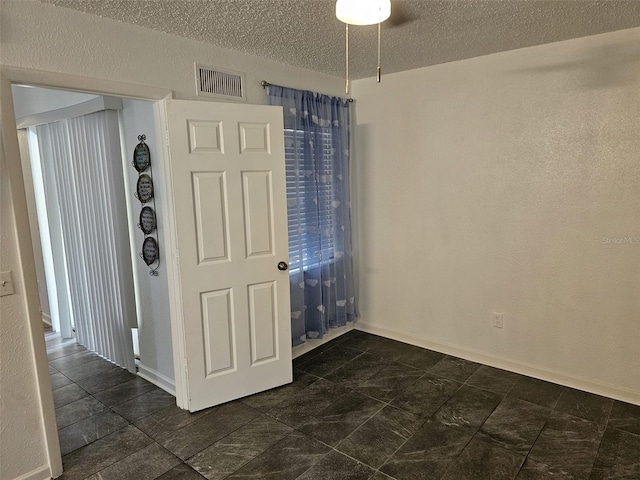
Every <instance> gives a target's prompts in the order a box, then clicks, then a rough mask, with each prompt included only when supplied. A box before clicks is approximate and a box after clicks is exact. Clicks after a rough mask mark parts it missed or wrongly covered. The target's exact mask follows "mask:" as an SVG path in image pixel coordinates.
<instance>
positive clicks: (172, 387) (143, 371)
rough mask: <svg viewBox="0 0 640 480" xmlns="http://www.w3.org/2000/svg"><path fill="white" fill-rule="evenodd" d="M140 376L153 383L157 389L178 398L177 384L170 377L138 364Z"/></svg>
mask: <svg viewBox="0 0 640 480" xmlns="http://www.w3.org/2000/svg"><path fill="white" fill-rule="evenodd" d="M138 376H139V377H142V378H144V379H145V380H147V381H148V382H151V383H153V384H154V385H155V386H156V387H159V388H161V389H162V390H164V391H165V392H167V393H169V394H171V395H173V396H174V397H175V396H176V384H175V382H174V381H173V380H171V379H170V378H169V377H167V376H165V375H163V374H161V373H160V372H157V371H156V370H154V369H153V368H149V367H145V366H144V365H142V364H141V363H140V364H138Z"/></svg>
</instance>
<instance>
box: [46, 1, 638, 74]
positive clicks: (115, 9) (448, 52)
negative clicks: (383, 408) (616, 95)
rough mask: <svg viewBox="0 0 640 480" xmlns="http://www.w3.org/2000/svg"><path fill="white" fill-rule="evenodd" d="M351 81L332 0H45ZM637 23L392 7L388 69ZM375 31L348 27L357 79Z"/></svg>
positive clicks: (512, 10)
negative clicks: (345, 70)
mask: <svg viewBox="0 0 640 480" xmlns="http://www.w3.org/2000/svg"><path fill="white" fill-rule="evenodd" d="M40 1H42V2H45V3H51V4H54V5H58V6H61V7H67V8H72V9H75V10H80V11H83V12H87V13H91V14H95V15H99V16H102V17H107V18H112V19H115V20H118V21H121V22H128V23H132V24H135V25H140V26H143V27H147V28H151V29H154V30H160V31H163V32H167V33H171V34H174V35H179V36H182V37H188V38H192V39H195V40H199V41H201V42H206V43H210V44H213V45H217V46H220V47H225V48H229V49H232V50H237V51H241V52H245V53H249V54H253V55H259V56H261V57H267V58H270V59H273V60H276V61H278V62H281V63H286V64H290V65H295V66H298V67H303V68H307V69H310V70H315V71H319V72H324V73H327V74H330V75H335V76H343V75H344V24H342V23H341V22H340V21H338V20H337V19H336V18H335V15H334V5H335V1H334V0H40ZM637 26H640V0H598V1H596V0H393V1H392V17H391V19H390V20H388V21H387V22H385V23H384V24H383V26H382V69H383V73H384V72H387V73H389V72H398V71H402V70H410V69H413V68H419V67H424V66H428V65H435V64H438V63H445V62H451V61H454V60H461V59H464V58H471V57H476V56H480V55H486V54H489V53H495V52H500V51H505V50H512V49H515V48H521V47H528V46H532V45H540V44H543V43H549V42H556V41H560V40H568V39H570V38H577V37H583V36H587V35H595V34H598V33H604V32H610V31H614V30H621V29H625V28H631V27H637ZM376 32H377V27H376V26H368V27H351V36H350V41H351V55H350V56H351V61H350V70H351V77H352V78H363V77H368V76H374V75H375V69H376V51H375V45H376Z"/></svg>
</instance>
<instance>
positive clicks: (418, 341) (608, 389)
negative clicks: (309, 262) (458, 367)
mask: <svg viewBox="0 0 640 480" xmlns="http://www.w3.org/2000/svg"><path fill="white" fill-rule="evenodd" d="M355 329H356V330H360V331H363V332H367V333H373V334H374V335H380V336H383V337H387V338H391V339H393V340H398V341H399V342H404V343H409V344H411V345H416V346H418V347H422V348H428V349H429V350H434V351H436V352H440V353H444V354H447V355H452V356H455V357H460V358H464V359H465V360H469V361H472V362H477V363H482V364H484V365H489V366H491V367H496V368H501V369H503V370H508V371H510V372H514V373H519V374H522V375H526V376H528V377H534V378H538V379H540V380H546V381H548V382H552V383H557V384H559V385H564V386H566V387H571V388H577V389H579V390H584V391H586V392H591V393H595V394H597V395H603V396H605V397H610V398H614V399H616V400H620V401H623V402H627V403H633V404H635V405H640V392H638V391H636V390H631V389H628V388H624V387H618V386H615V385H610V384H606V383H600V382H593V381H591V380H588V379H585V378H579V377H573V376H570V375H566V374H564V373H562V372H560V371H557V370H550V369H547V368H541V367H538V366H536V365H533V364H529V363H526V362H519V361H517V360H512V359H509V358H505V357H501V356H498V355H492V354H488V353H484V352H480V351H477V350H473V349H469V348H464V347H458V346H455V345H451V344H447V343H441V342H434V341H432V340H429V339H427V338H421V337H416V336H412V335H406V334H404V333H401V332H398V331H395V330H390V329H388V328H384V327H380V326H378V325H374V324H370V323H366V322H363V321H361V320H359V321H358V322H357V323H356V325H355Z"/></svg>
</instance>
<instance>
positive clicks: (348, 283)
mask: <svg viewBox="0 0 640 480" xmlns="http://www.w3.org/2000/svg"><path fill="white" fill-rule="evenodd" d="M267 94H268V97H269V104H270V105H280V106H282V107H283V110H284V129H285V132H284V135H285V163H286V173H287V205H288V222H289V268H290V280H291V325H292V329H291V332H292V343H293V345H294V346H295V345H298V344H300V343H302V342H304V341H305V340H306V339H308V338H322V336H323V335H324V334H325V333H326V332H327V331H328V330H329V329H330V328H334V327H339V326H343V325H346V323H347V322H349V321H352V320H354V319H355V318H356V317H357V315H358V313H357V306H356V298H355V288H354V279H353V252H352V246H351V213H350V193H349V125H350V123H349V122H350V116H349V103H348V102H347V101H346V100H344V99H341V98H338V97H329V96H326V95H321V94H317V93H313V92H309V91H302V90H295V89H291V88H284V87H279V86H270V87H268V91H267Z"/></svg>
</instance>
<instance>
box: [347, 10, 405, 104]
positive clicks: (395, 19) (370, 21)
mask: <svg viewBox="0 0 640 480" xmlns="http://www.w3.org/2000/svg"><path fill="white" fill-rule="evenodd" d="M393 3H394V6H393V9H392V8H391V0H336V17H337V18H338V20H340V21H341V22H343V23H344V24H345V39H346V40H345V57H346V62H345V63H346V65H345V71H346V82H345V90H346V93H347V95H348V94H349V25H375V24H378V68H377V70H376V81H377V82H378V83H380V79H381V75H382V70H381V67H380V25H381V24H382V22H384V21H388V22H389V24H390V25H391V26H393V27H397V26H400V25H403V24H405V23H409V22H411V21H412V20H413V18H412V17H411V16H410V15H408V14H407V13H406V11H405V10H404V8H403V7H402V6H401V4H400V3H399V2H393Z"/></svg>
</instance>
